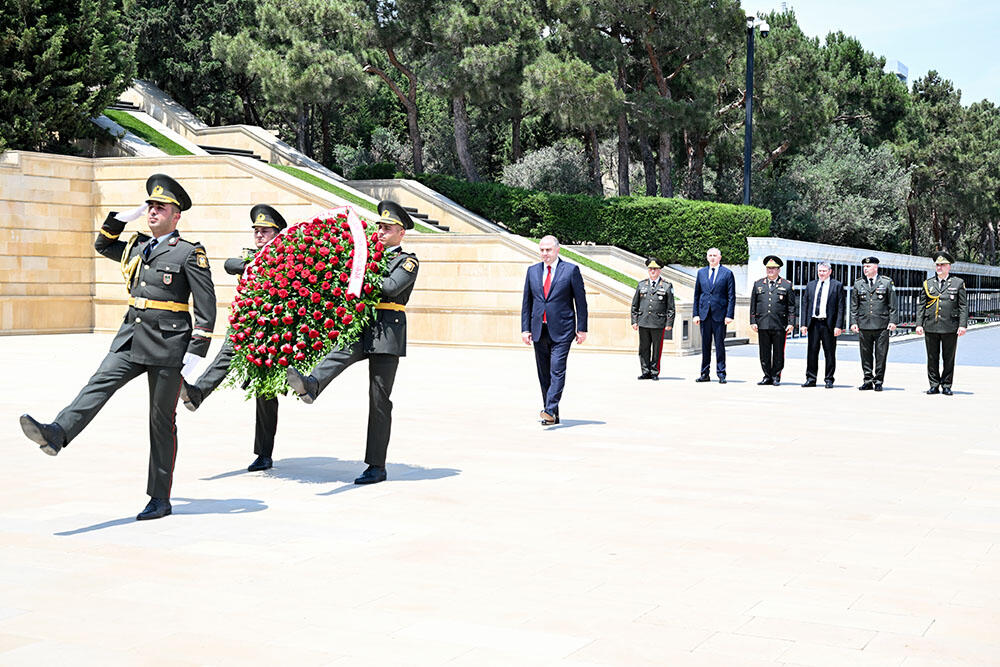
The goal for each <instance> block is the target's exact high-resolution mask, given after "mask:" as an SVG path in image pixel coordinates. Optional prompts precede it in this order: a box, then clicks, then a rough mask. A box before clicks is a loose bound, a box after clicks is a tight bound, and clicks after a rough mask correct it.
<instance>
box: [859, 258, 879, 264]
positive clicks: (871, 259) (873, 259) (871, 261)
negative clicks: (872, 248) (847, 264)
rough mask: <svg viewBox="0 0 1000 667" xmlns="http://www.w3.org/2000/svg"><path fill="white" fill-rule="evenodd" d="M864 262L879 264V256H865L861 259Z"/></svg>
mask: <svg viewBox="0 0 1000 667" xmlns="http://www.w3.org/2000/svg"><path fill="white" fill-rule="evenodd" d="M861 263H862V264H878V257H865V258H864V259H862V260H861Z"/></svg>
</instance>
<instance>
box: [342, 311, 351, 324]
mask: <svg viewBox="0 0 1000 667" xmlns="http://www.w3.org/2000/svg"><path fill="white" fill-rule="evenodd" d="M340 321H341V322H343V323H344V324H350V323H351V322H353V321H354V315H351V314H350V313H347V314H346V315H344V317H343V319H341V320H340Z"/></svg>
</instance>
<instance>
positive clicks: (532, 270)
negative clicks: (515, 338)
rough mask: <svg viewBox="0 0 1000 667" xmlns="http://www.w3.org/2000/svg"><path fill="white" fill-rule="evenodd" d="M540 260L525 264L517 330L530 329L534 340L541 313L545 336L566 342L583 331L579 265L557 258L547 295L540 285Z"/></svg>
mask: <svg viewBox="0 0 1000 667" xmlns="http://www.w3.org/2000/svg"><path fill="white" fill-rule="evenodd" d="M544 268H545V265H544V264H543V263H542V262H539V263H538V264H532V265H531V266H529V267H528V273H527V275H526V276H525V278H524V297H523V299H522V300H521V331H530V332H531V337H532V338H533V339H534V340H536V341H537V340H539V339H541V337H542V315H543V314H544V315H545V318H546V324H547V325H548V328H549V337H550V338H552V340H553V342H556V343H560V342H563V341H567V340H569V339H571V338H572V337H573V336H575V335H576V332H577V331H586V330H587V297H586V294H585V293H584V288H583V275H582V274H581V273H580V267H579V266H577V265H576V264H571V263H570V262H567V261H565V260H563V259H560V260H559V262H558V263H557V264H556V268H555V271H554V275H553V276H552V283H551V285H550V286H549V296H548V298H546V297H545V294H544V292H543V290H542V285H543V282H544V280H545V271H544Z"/></svg>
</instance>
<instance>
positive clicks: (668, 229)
mask: <svg viewBox="0 0 1000 667" xmlns="http://www.w3.org/2000/svg"><path fill="white" fill-rule="evenodd" d="M415 178H416V179H418V180H419V181H420V182H422V183H423V184H424V185H426V186H427V187H429V188H432V189H434V190H437V191H438V192H440V193H441V194H443V195H444V196H446V197H448V198H450V199H453V200H455V201H456V202H458V203H459V204H461V205H462V206H464V207H465V208H467V209H469V210H470V211H473V212H475V213H478V214H479V215H481V216H483V217H484V218H487V219H488V220H492V221H494V222H497V223H500V224H502V225H504V226H505V227H507V228H508V229H510V231H512V232H514V233H515V234H520V235H522V236H529V237H541V236H544V235H546V234H554V235H555V236H557V237H558V238H559V240H560V241H561V242H563V243H582V242H593V243H597V244H601V245H613V246H618V247H619V248H623V249H625V250H628V251H630V252H634V253H635V254H637V255H641V256H644V257H645V256H648V255H655V256H656V257H659V258H661V259H662V260H663V261H666V262H675V263H678V264H687V265H693V266H698V265H701V264H702V263H703V262H704V260H705V250H707V249H708V248H710V247H712V246H716V247H717V248H719V250H721V251H722V256H723V257H724V258H725V261H726V262H727V263H732V264H741V263H745V262H746V261H747V254H748V253H747V243H746V237H748V236H768V235H769V234H770V230H771V212H770V211H768V210H765V209H759V208H754V207H752V206H735V205H733V204H717V203H715V202H705V201H690V200H687V199H674V198H671V199H666V198H662V197H609V198H606V199H602V198H599V197H589V196H587V195H562V194H553V193H548V192H535V191H532V190H524V189H522V188H512V187H508V186H506V185H501V184H499V183H469V182H467V181H462V180H459V179H457V178H452V177H450V176H442V175H440V174H420V175H418V176H415Z"/></svg>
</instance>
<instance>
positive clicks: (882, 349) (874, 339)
mask: <svg viewBox="0 0 1000 667" xmlns="http://www.w3.org/2000/svg"><path fill="white" fill-rule="evenodd" d="M858 344H859V345H860V346H861V370H862V371H863V372H864V375H865V378H864V382H865V384H873V385H881V384H882V382H883V381H884V380H885V360H886V357H888V356H889V330H888V329H859V330H858Z"/></svg>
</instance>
